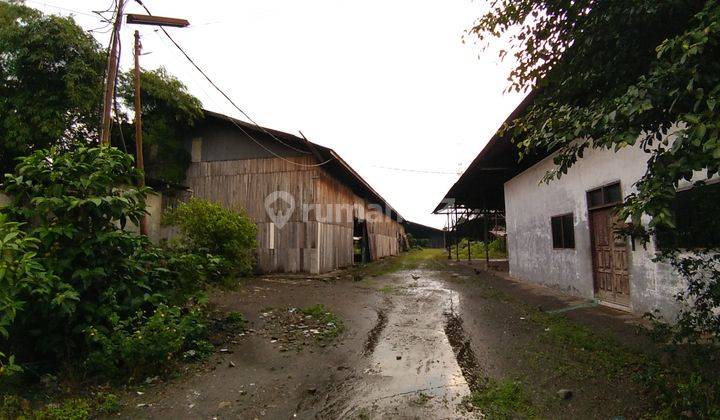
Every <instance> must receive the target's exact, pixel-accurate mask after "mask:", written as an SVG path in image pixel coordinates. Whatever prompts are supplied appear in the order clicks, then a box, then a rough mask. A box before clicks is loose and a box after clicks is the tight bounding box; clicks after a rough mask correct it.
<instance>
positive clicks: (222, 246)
mask: <svg viewBox="0 0 720 420" xmlns="http://www.w3.org/2000/svg"><path fill="white" fill-rule="evenodd" d="M164 223H165V224H169V225H173V226H177V228H178V229H179V230H180V233H181V234H182V239H181V241H182V244H183V246H184V247H185V248H187V249H189V250H191V251H192V252H193V253H195V254H199V255H200V254H211V255H215V256H221V257H222V258H223V259H224V261H223V266H224V268H225V269H226V270H227V272H228V273H236V274H249V273H250V272H251V271H252V269H253V262H254V260H253V250H254V249H255V247H256V239H255V238H256V235H257V227H256V226H255V224H254V223H253V222H252V221H251V220H250V219H249V218H248V217H247V215H246V214H245V212H244V211H240V212H234V211H232V210H228V209H226V208H224V207H222V206H220V205H218V204H215V203H211V202H209V201H207V200H203V199H199V198H192V199H190V200H189V201H188V202H186V203H181V204H180V205H179V206H177V207H176V208H175V209H173V210H171V211H169V212H168V213H166V214H165V215H164Z"/></svg>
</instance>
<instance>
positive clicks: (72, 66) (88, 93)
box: [0, 2, 105, 173]
mask: <svg viewBox="0 0 720 420" xmlns="http://www.w3.org/2000/svg"><path fill="white" fill-rule="evenodd" d="M104 65H105V55H104V54H103V52H102V49H101V48H100V46H99V45H98V44H97V42H96V41H95V40H94V38H93V37H92V36H90V35H89V34H87V33H85V32H84V31H83V30H82V28H80V27H79V26H78V25H76V24H75V22H74V21H73V20H72V18H63V17H58V16H46V15H43V14H41V13H40V12H38V11H37V10H34V9H31V8H29V7H26V6H23V5H21V4H18V3H7V2H0V171H1V172H2V173H5V172H8V171H10V170H11V169H12V168H13V167H14V166H15V159H16V158H18V157H20V156H25V155H27V154H30V153H31V152H32V151H33V150H37V149H41V148H45V147H48V146H50V145H63V144H66V143H67V142H68V141H71V140H77V139H80V138H82V139H89V140H90V141H95V140H96V139H97V128H98V127H99V125H100V119H99V116H100V105H101V98H102V84H103V73H104Z"/></svg>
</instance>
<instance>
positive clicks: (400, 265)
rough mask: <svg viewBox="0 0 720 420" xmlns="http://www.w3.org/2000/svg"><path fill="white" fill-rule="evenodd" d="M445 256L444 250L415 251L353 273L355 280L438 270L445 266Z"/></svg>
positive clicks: (378, 262) (368, 265)
mask: <svg viewBox="0 0 720 420" xmlns="http://www.w3.org/2000/svg"><path fill="white" fill-rule="evenodd" d="M444 260H445V254H444V250H442V249H436V248H431V249H414V250H412V251H409V252H405V253H403V254H400V255H397V256H394V257H389V258H384V259H382V260H380V261H374V262H372V263H370V264H366V265H364V266H362V267H359V268H357V269H356V270H355V272H354V273H353V279H356V281H357V279H361V278H367V277H378V276H382V275H385V274H390V273H394V272H397V271H402V270H414V269H419V268H429V269H433V268H435V269H437V268H441V267H442V266H444Z"/></svg>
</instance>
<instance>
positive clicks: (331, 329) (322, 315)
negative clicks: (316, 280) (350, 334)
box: [300, 304, 345, 342]
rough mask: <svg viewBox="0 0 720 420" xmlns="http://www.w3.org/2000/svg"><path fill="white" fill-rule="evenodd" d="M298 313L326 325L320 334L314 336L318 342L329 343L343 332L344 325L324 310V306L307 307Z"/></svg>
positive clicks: (336, 317) (335, 316)
mask: <svg viewBox="0 0 720 420" xmlns="http://www.w3.org/2000/svg"><path fill="white" fill-rule="evenodd" d="M300 312H301V313H302V314H303V315H305V316H311V317H313V318H315V319H316V320H317V321H319V322H321V323H323V324H325V325H326V328H324V329H322V330H321V331H322V332H321V333H320V334H317V335H316V336H315V338H316V339H317V340H318V341H325V342H327V341H331V340H333V339H335V338H337V337H338V336H339V335H340V334H342V332H343V331H345V324H343V322H342V320H341V319H340V318H339V317H338V316H337V315H335V314H333V313H332V312H329V311H328V310H327V309H325V306H324V305H322V304H317V305H312V306H307V307H305V308H302V309H300Z"/></svg>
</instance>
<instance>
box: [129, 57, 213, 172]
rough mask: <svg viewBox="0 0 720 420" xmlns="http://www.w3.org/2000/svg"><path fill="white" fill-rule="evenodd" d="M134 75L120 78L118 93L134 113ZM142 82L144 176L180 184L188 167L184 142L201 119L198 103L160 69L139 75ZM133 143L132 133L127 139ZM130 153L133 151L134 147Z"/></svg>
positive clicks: (178, 83) (131, 73) (200, 105)
mask: <svg viewBox="0 0 720 420" xmlns="http://www.w3.org/2000/svg"><path fill="white" fill-rule="evenodd" d="M134 80H135V78H134V73H133V72H127V73H124V74H123V75H122V76H121V79H120V86H119V88H118V89H119V94H120V96H121V97H122V98H123V101H124V102H125V105H126V106H127V107H128V108H129V109H131V110H133V111H135V102H134V98H135V87H134ZM140 80H141V82H142V88H141V92H142V93H141V100H142V118H143V124H142V125H143V156H144V158H145V172H146V173H147V174H148V176H151V177H155V178H158V179H162V180H165V181H170V182H175V183H182V182H183V181H184V180H185V171H186V170H187V167H188V165H189V164H190V154H189V153H188V152H187V151H186V150H185V144H184V139H185V138H186V136H187V132H188V131H189V130H190V128H191V127H192V126H193V125H194V123H195V122H196V121H197V120H199V119H200V118H201V117H202V104H201V103H200V101H199V100H198V99H197V98H196V97H194V96H193V95H191V94H190V93H189V92H188V91H187V88H186V86H185V85H184V84H183V83H182V82H181V81H180V80H178V79H177V78H175V77H174V76H172V75H170V74H168V72H167V71H166V70H165V69H164V68H160V69H157V70H152V71H143V72H141V73H140ZM128 137H129V138H130V139H131V142H132V144H133V145H134V142H135V131H134V130H132V131H131V134H130V135H129V136H128ZM132 150H135V148H134V146H133V148H132Z"/></svg>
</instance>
